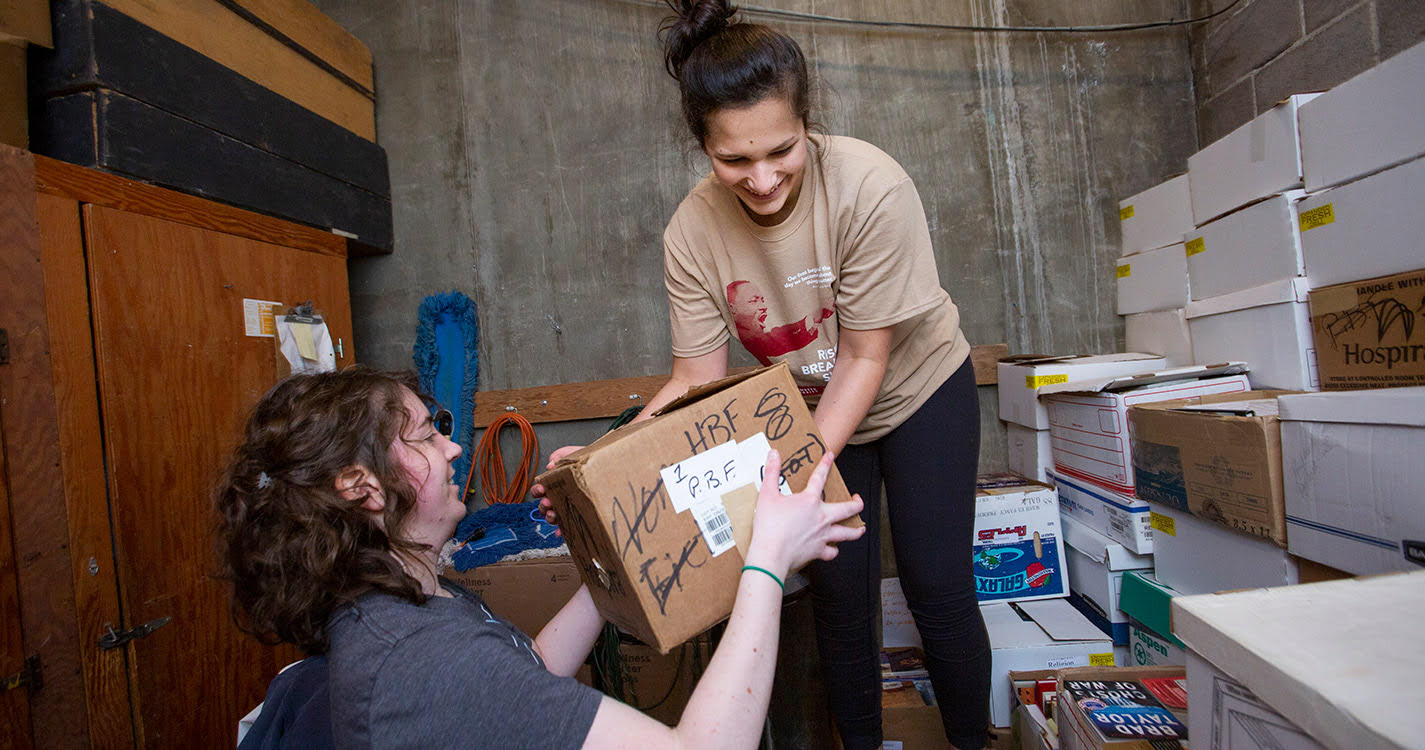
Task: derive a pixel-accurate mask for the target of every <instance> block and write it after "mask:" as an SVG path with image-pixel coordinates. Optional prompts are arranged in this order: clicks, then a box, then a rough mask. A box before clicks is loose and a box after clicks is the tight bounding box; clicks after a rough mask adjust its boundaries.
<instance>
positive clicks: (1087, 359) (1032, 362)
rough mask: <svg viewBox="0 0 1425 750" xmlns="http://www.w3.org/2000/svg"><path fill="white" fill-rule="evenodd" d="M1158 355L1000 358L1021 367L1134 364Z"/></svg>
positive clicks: (1051, 355)
mask: <svg viewBox="0 0 1425 750" xmlns="http://www.w3.org/2000/svg"><path fill="white" fill-rule="evenodd" d="M1157 358H1158V355H1157V354H1149V353H1145V352H1118V353H1116V354H1015V355H1012V356H1009V357H1002V358H1000V360H999V361H1000V363H1002V364H1006V365H1015V366H1019V367H1026V366H1027V367H1033V366H1037V365H1056V364H1074V365H1090V364H1101V363H1105V362H1133V361H1136V360H1140V359H1157Z"/></svg>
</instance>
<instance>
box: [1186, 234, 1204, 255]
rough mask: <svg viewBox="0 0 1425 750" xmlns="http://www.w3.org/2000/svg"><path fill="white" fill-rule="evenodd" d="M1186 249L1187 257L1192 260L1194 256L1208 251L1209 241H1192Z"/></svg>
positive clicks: (1188, 242) (1196, 239)
mask: <svg viewBox="0 0 1425 750" xmlns="http://www.w3.org/2000/svg"><path fill="white" fill-rule="evenodd" d="M1186 248H1187V257H1189V258H1191V257H1192V256H1194V255H1197V254H1198V253H1201V252H1205V251H1206V250H1207V240H1204V239H1203V238H1201V237H1196V238H1193V239H1190V240H1188V241H1187V245H1186Z"/></svg>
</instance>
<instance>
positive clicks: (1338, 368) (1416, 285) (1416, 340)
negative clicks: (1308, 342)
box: [1310, 212, 1425, 391]
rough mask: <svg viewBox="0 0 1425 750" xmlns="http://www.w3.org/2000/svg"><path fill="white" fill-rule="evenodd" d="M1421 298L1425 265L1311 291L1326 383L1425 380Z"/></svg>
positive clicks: (1331, 386) (1337, 386)
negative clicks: (1419, 268)
mask: <svg viewBox="0 0 1425 750" xmlns="http://www.w3.org/2000/svg"><path fill="white" fill-rule="evenodd" d="M1422 213H1425V212H1422ZM1422 300H1425V270H1419V271H1411V272H1409V273H1402V274H1396V275H1395V276H1383V277H1379V278H1374V279H1366V280H1364V281H1356V282H1352V283H1349V284H1339V285H1337V286H1330V287H1326V288H1325V289H1313V290H1311V303H1310V304H1311V332H1312V335H1313V337H1314V338H1315V340H1316V369H1317V371H1318V372H1319V373H1320V377H1321V387H1322V388H1324V389H1325V390H1328V391H1335V390H1349V389H1355V388H1399V387H1406V386H1416V385H1425V326H1422V325H1421V324H1422V323H1425V303H1422Z"/></svg>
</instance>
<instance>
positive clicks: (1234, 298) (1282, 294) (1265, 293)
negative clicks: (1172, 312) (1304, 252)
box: [1184, 276, 1310, 319]
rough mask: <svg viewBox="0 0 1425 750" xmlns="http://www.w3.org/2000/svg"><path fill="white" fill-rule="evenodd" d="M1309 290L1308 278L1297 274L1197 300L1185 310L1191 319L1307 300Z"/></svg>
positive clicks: (1190, 303)
mask: <svg viewBox="0 0 1425 750" xmlns="http://www.w3.org/2000/svg"><path fill="white" fill-rule="evenodd" d="M1309 291H1310V290H1309V289H1307V286H1306V278H1305V277H1303V276H1297V277H1295V278H1291V279H1281V280H1278V281H1273V282H1272V283H1270V284H1263V285H1261V286H1254V287H1252V288H1251V289H1243V290H1241V291H1237V292H1231V293H1228V294H1223V295H1219V296H1216V297H1208V298H1207V299H1201V300H1195V301H1193V302H1189V303H1187V307H1186V308H1184V310H1185V311H1186V313H1187V316H1188V318H1190V319H1191V318H1200V317H1203V316H1205V315H1218V314H1221V313H1226V312H1233V311H1235V310H1246V309H1248V308H1252V307H1264V306H1266V305H1276V304H1280V303H1283V302H1306V300H1307V294H1308V292H1309Z"/></svg>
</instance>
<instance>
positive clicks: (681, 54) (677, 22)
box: [658, 0, 737, 80]
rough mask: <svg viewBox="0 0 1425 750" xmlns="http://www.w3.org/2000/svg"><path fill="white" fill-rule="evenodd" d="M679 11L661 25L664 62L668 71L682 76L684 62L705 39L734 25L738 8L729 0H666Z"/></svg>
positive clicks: (678, 76) (677, 76)
mask: <svg viewBox="0 0 1425 750" xmlns="http://www.w3.org/2000/svg"><path fill="white" fill-rule="evenodd" d="M664 2H666V3H668V7H669V8H672V9H673V12H674V13H676V14H677V15H673V16H669V17H668V18H666V19H664V21H663V23H662V25H660V26H659V27H658V34H659V37H660V38H662V40H663V65H664V67H666V68H667V69H668V75H671V76H673V78H675V79H679V80H681V78H680V75H681V73H682V71H683V63H684V62H685V61H687V59H688V56H689V55H691V54H693V50H694V49H696V48H697V46H698V45H699V44H701V43H702V42H703V41H704V40H705V39H708V38H710V37H713V36H715V35H717V33H718V32H720V31H722V30H723V29H725V28H727V27H728V26H729V25H731V19H732V16H733V14H735V13H737V8H735V7H733V5H732V4H731V3H729V2H728V1H727V0H664Z"/></svg>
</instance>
